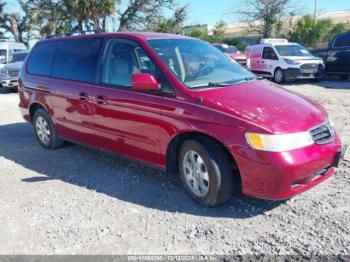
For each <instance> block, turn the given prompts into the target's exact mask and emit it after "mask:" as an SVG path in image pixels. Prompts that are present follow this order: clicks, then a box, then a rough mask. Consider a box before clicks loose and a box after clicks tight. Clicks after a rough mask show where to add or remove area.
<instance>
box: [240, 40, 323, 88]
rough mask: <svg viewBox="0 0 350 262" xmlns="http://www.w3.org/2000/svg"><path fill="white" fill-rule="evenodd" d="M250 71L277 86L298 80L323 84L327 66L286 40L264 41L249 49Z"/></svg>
mask: <svg viewBox="0 0 350 262" xmlns="http://www.w3.org/2000/svg"><path fill="white" fill-rule="evenodd" d="M246 54H247V57H248V62H247V64H248V68H249V69H250V70H251V71H252V72H254V73H255V74H257V75H260V76H263V77H266V78H272V79H273V80H274V81H275V82H276V83H283V82H286V81H292V80H297V79H310V80H315V81H317V80H320V79H322V78H323V77H324V72H325V66H324V63H323V61H322V59H321V58H319V57H315V56H314V55H313V54H311V53H310V52H309V51H308V50H307V49H306V48H305V47H303V46H302V45H299V44H297V43H290V42H288V41H287V40H285V39H262V40H261V43H260V44H257V45H252V46H248V47H247V49H246Z"/></svg>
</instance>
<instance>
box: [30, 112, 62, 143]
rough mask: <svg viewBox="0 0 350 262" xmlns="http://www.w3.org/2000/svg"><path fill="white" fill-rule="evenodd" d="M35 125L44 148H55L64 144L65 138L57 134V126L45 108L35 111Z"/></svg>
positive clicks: (37, 135) (37, 136)
mask: <svg viewBox="0 0 350 262" xmlns="http://www.w3.org/2000/svg"><path fill="white" fill-rule="evenodd" d="M33 126H34V131H35V135H36V138H37V139H38V141H39V143H40V145H41V146H43V147H44V148H47V149H55V148H58V147H60V146H62V145H63V140H62V139H60V138H59V137H58V136H57V134H56V128H55V126H54V124H53V122H52V120H51V118H50V116H49V114H48V113H47V112H46V111H45V110H44V109H38V110H37V111H35V113H34V116H33Z"/></svg>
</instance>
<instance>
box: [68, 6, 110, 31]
mask: <svg viewBox="0 0 350 262" xmlns="http://www.w3.org/2000/svg"><path fill="white" fill-rule="evenodd" d="M63 2H64V4H65V6H66V9H67V11H68V13H69V14H70V15H71V18H72V19H74V20H76V22H77V24H78V26H77V28H78V29H79V30H80V31H83V29H84V28H83V25H85V27H86V30H90V29H91V28H94V29H101V27H105V24H106V18H107V17H108V16H110V15H112V14H113V13H114V12H115V8H116V7H115V1H113V0H99V1H96V0H63ZM101 20H102V25H101Z"/></svg>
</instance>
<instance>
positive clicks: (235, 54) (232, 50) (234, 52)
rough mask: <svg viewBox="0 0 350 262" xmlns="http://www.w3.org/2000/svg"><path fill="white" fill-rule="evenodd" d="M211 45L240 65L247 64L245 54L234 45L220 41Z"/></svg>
mask: <svg viewBox="0 0 350 262" xmlns="http://www.w3.org/2000/svg"><path fill="white" fill-rule="evenodd" d="M213 46H214V47H216V48H217V49H219V50H221V51H222V52H224V53H225V54H227V55H228V56H229V57H230V58H232V59H233V60H235V61H236V62H237V63H239V64H240V65H242V66H247V56H246V55H245V54H242V53H241V52H240V51H238V49H237V48H236V47H235V46H232V45H231V46H229V45H226V44H221V43H213Z"/></svg>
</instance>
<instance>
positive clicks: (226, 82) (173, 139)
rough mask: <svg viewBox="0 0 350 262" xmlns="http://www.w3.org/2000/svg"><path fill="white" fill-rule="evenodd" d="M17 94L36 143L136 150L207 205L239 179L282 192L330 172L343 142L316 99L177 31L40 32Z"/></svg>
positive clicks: (254, 189)
mask: <svg viewBox="0 0 350 262" xmlns="http://www.w3.org/2000/svg"><path fill="white" fill-rule="evenodd" d="M19 97H20V103H19V107H20V110H21V112H22V114H23V116H24V118H25V119H26V120H27V121H29V122H31V123H32V124H33V126H34V131H35V134H36V137H37V140H38V142H39V143H40V144H41V145H42V146H43V147H44V148H47V149H55V148H57V147H59V146H61V145H62V144H63V142H64V141H65V140H68V141H75V142H77V143H79V144H85V145H89V146H91V147H96V148H100V149H103V150H106V151H111V152H114V153H118V154H122V155H124V156H127V157H131V158H134V159H138V160H140V161H143V162H146V163H148V164H151V165H154V166H157V167H159V168H162V169H164V170H166V171H167V173H168V174H171V173H176V174H179V176H180V179H181V181H182V182H183V184H184V187H185V189H186V190H187V192H188V193H189V195H190V196H191V197H192V198H193V199H194V200H195V201H197V202H199V203H200V204H202V205H207V206H215V205H219V204H221V203H223V202H225V201H226V200H228V199H230V198H231V196H232V194H233V190H234V185H235V183H239V181H240V182H241V186H242V188H243V193H244V194H246V195H249V196H253V197H257V198H263V199H287V198H291V197H293V196H295V195H296V194H299V193H301V192H304V191H305V190H308V189H310V188H312V187H314V186H315V185H317V184H319V183H321V182H322V181H324V180H326V179H327V178H329V177H330V176H332V174H333V173H334V171H335V168H336V167H337V166H338V163H339V161H340V156H341V152H342V147H341V142H340V140H339V136H338V134H337V132H336V131H335V130H334V127H333V125H332V123H331V121H330V119H329V117H328V115H327V112H326V111H325V110H324V108H323V107H322V106H321V105H319V104H317V102H315V101H313V100H309V99H307V98H305V97H302V96H299V95H297V94H295V93H292V92H289V91H287V90H285V89H283V88H281V87H279V86H278V85H276V84H274V83H272V82H269V81H266V80H262V79H260V78H257V77H256V76H255V75H253V74H252V73H251V72H249V71H248V70H247V69H245V68H243V67H242V66H240V65H238V64H236V63H232V62H231V61H230V60H229V58H227V57H226V56H225V55H224V54H223V53H222V52H220V51H219V50H217V49H216V48H214V47H212V46H211V45H210V44H208V43H206V42H203V41H200V40H198V39H193V38H188V37H185V36H179V35H168V34H157V33H110V34H105V33H104V34H94V35H81V36H70V37H62V38H53V39H48V40H43V41H40V42H38V43H37V44H36V45H35V46H34V47H33V48H32V50H31V52H30V54H29V56H28V58H27V59H26V61H25V64H24V65H23V69H22V70H21V72H20V80H19ZM87 161H88V160H87ZM96 175H98V174H96Z"/></svg>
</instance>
